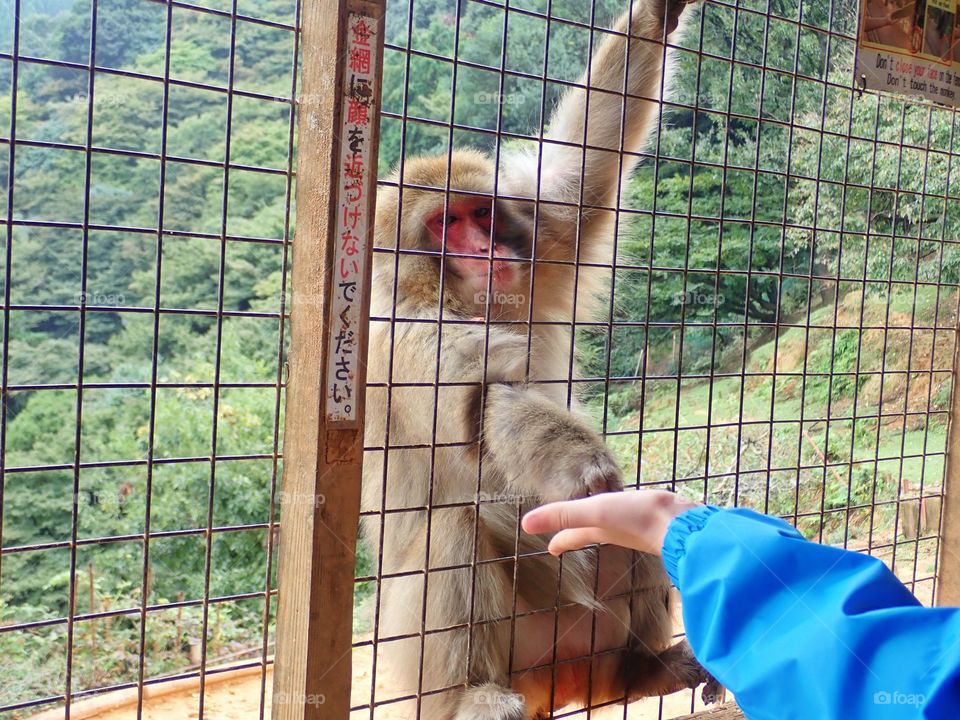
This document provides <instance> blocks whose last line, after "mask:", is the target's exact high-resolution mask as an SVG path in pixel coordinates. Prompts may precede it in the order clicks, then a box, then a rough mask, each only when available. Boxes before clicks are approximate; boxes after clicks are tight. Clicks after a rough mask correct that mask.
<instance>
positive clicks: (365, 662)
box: [30, 647, 704, 720]
mask: <svg viewBox="0 0 960 720" xmlns="http://www.w3.org/2000/svg"><path fill="white" fill-rule="evenodd" d="M353 661H354V678H353V697H352V700H353V704H354V705H361V704H364V703H369V701H370V679H371V666H372V652H371V650H370V648H369V647H362V648H359V649H358V650H356V651H355V653H354V658H353ZM214 678H215V676H214ZM377 680H378V682H377V700H378V701H382V700H385V699H388V698H390V697H392V696H399V693H398V692H397V691H396V690H395V689H394V688H393V687H391V681H390V678H389V676H388V675H387V674H386V673H385V672H384V670H383V666H382V665H378V667H377ZM260 684H261V677H260V674H259V672H257V671H256V669H254V670H252V671H251V672H250V673H249V674H246V675H243V676H240V677H236V676H233V677H231V678H230V679H228V680H223V681H220V682H218V681H216V679H214V680H213V681H212V682H211V681H210V680H208V683H207V686H206V692H205V700H204V710H203V720H253V719H255V718H259V717H260ZM272 686H273V673H272V667H271V668H269V669H268V671H267V678H266V696H265V700H266V703H265V707H266V712H265V713H264V717H266V718H269V717H270V706H271V702H272V698H273V688H272ZM98 700H99V701H100V702H101V703H102V701H103V698H99V699H98ZM199 701H200V694H199V689H198V688H197V687H196V686H193V687H188V688H185V689H183V690H182V691H179V692H174V693H170V694H167V695H162V696H160V697H149V698H147V699H145V701H144V707H143V716H142V717H143V720H199V718H200V714H199V710H198V708H199ZM703 707H704V706H703V705H702V703H701V702H700V700H699V697H698V698H697V703H696V709H697V710H700V709H702V708H703ZM81 708H82V704H77V705H75V706H74V709H73V710H74V711H73V712H72V713H71V717H73V718H75V719H79V718H83V720H131V719H133V718H136V716H137V707H136V703H135V702H134V703H133V704H129V705H124V706H119V707H114V708H111V709H105V710H97V711H95V712H93V713H92V714H87V713H84V712H82V711H81ZM691 709H692V708H691V693H689V692H687V693H680V694H678V695H676V696H672V697H669V698H667V699H666V700H664V701H663V712H662V714H661V713H660V700H659V699H651V700H644V701H641V702H637V703H634V704H632V705H630V706H629V709H628V711H627V714H626V716H624V713H623V708H622V707H610V708H605V709H603V710H595V711H593V712H592V713H591V714H590V716H591V718H596V720H614V718H621V719H624V718H625V720H653V719H654V718H659V717H663V718H672V717H681V716H683V715H686V714H688V713H690V712H691ZM48 713H49V714H48ZM48 713H43V714H41V715H36V716H34V717H33V718H31V719H30V720H48V718H52V717H53V713H50V711H48ZM354 715H355V716H356V718H357V720H360V719H361V718H370V711H369V710H362V711H357V712H356V713H354ZM415 715H416V705H415V703H414V702H413V701H407V702H397V703H391V704H388V705H383V706H380V707H378V708H377V710H376V712H375V713H374V720H411V719H412V718H414V717H415ZM59 717H60V718H62V717H63V714H62V711H61V713H60V715H59ZM570 717H571V718H576V720H580V719H581V718H583V719H585V718H586V712H584V713H578V714H576V715H573V716H570Z"/></svg>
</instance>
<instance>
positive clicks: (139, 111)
mask: <svg viewBox="0 0 960 720" xmlns="http://www.w3.org/2000/svg"><path fill="white" fill-rule="evenodd" d="M0 16H2V20H0V88H2V99H0V127H2V130H0V133H2V135H3V137H2V138H0V144H2V146H3V147H2V156H3V159H2V160H0V173H2V176H3V185H4V188H5V191H4V192H5V198H6V199H5V203H4V248H5V251H4V262H3V292H4V305H3V349H2V353H3V354H2V385H3V391H4V403H3V407H2V410H0V445H2V450H0V457H2V460H0V462H2V468H3V480H2V484H0V506H2V525H0V537H2V555H0V571H2V575H0V647H2V648H3V649H2V651H0V653H2V656H3V657H2V660H0V678H2V679H0V717H4V718H19V717H30V716H32V715H33V714H34V713H35V712H37V711H40V710H42V709H43V708H44V706H49V705H50V704H56V705H55V707H65V709H59V710H51V711H50V712H51V713H53V714H54V715H56V716H60V717H71V716H74V715H75V714H76V713H77V712H78V711H77V710H76V709H75V708H76V707H77V704H78V703H80V702H82V701H83V700H85V699H86V698H88V697H90V696H92V695H95V694H99V693H102V692H105V691H110V690H113V691H116V690H122V689H128V690H129V689H133V692H134V693H135V695H134V698H135V700H136V703H135V704H134V705H133V706H132V709H130V710H129V712H130V713H131V716H133V715H135V716H137V717H140V714H141V712H142V701H143V698H144V694H145V693H149V692H150V686H152V685H155V684H157V683H160V682H163V681H166V680H171V679H181V680H184V679H189V678H199V696H198V698H197V699H196V701H195V703H194V705H195V711H194V712H195V713H197V714H199V716H201V717H203V716H204V713H205V697H206V694H205V684H206V683H208V682H211V680H210V678H212V677H215V676H216V675H217V673H221V672H224V671H234V670H236V669H238V668H243V667H246V668H252V672H256V670H257V669H259V674H260V677H261V684H265V683H266V678H267V667H268V658H269V656H271V655H272V647H273V642H274V638H273V631H272V627H273V620H272V616H273V614H274V610H275V602H276V598H275V596H276V582H275V574H276V573H275V569H274V564H275V553H274V547H275V543H274V538H275V532H274V531H275V529H276V528H277V527H278V525H277V521H278V509H279V506H278V504H277V502H276V497H277V491H278V484H277V478H278V474H277V473H278V465H279V459H280V453H279V448H280V443H281V436H280V428H281V405H282V403H281V400H282V387H283V364H284V356H285V350H284V318H285V309H284V308H285V297H284V296H285V293H286V287H287V286H286V275H287V240H288V237H289V233H290V230H291V227H292V226H291V223H292V212H291V202H290V198H291V193H292V187H293V178H294V174H293V166H292V163H293V157H294V155H293V148H294V127H295V113H294V107H295V106H294V102H293V97H294V95H295V93H296V87H297V62H296V57H297V53H298V47H297V46H298V33H297V32H296V28H297V27H298V22H299V6H298V5H297V4H296V3H293V2H254V3H245V2H242V3H238V2H237V1H236V0H234V2H232V3H231V2H226V3H218V2H211V3H205V4H192V3H186V2H152V1H146V0H145V1H143V2H140V1H139V0H138V1H137V2H130V1H127V0H92V2H89V3H77V4H75V5H74V4H70V3H59V4H55V6H52V7H47V6H43V5H40V4H37V3H33V2H31V1H30V0H10V1H8V2H4V3H2V7H0ZM262 52H267V53H275V58H273V64H270V65H265V58H264V57H263V56H262V55H261V54H260V53H262ZM258 213H259V214H258ZM33 433H38V434H37V435H35V436H34V435H32V434H33ZM128 695H129V692H128ZM262 696H263V694H262V693H261V698H262ZM254 705H256V703H255V704H254ZM259 705H260V709H259V716H260V717H263V715H264V707H263V705H264V704H263V702H262V700H261V701H260V703H259ZM267 712H269V711H267ZM255 714H256V710H255V709H254V710H251V712H250V716H253V715H255Z"/></svg>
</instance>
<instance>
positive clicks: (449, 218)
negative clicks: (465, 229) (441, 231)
mask: <svg viewBox="0 0 960 720" xmlns="http://www.w3.org/2000/svg"><path fill="white" fill-rule="evenodd" d="M459 219H460V217H459V216H458V215H447V225H453V224H454V223H455V222H456V221H457V220H459Z"/></svg>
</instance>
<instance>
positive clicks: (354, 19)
mask: <svg viewBox="0 0 960 720" xmlns="http://www.w3.org/2000/svg"><path fill="white" fill-rule="evenodd" d="M376 34H377V20H376V19H375V18H373V17H370V16H369V15H366V14H363V13H358V12H351V13H350V14H349V16H348V20H347V43H346V70H345V72H344V75H343V87H342V93H343V100H342V102H343V107H342V111H341V124H340V139H341V142H340V171H339V173H338V183H337V188H336V192H337V214H336V223H337V224H336V236H335V237H336V242H335V244H334V249H333V274H332V276H331V282H330V285H331V287H330V290H331V298H330V323H329V332H330V337H329V344H328V349H327V377H326V381H325V382H326V384H325V386H324V392H325V395H326V415H327V421H328V422H330V423H338V424H339V423H342V424H345V425H346V424H355V423H356V422H357V395H358V393H359V392H361V389H360V388H359V387H358V378H359V373H358V366H359V364H360V362H362V361H363V358H361V357H360V353H359V347H360V342H359V340H360V336H361V334H362V333H364V332H365V331H366V328H364V327H362V325H363V324H364V322H365V320H364V318H363V313H362V308H361V300H362V298H363V297H364V296H365V294H366V287H365V284H366V282H367V280H366V278H367V263H368V262H369V261H370V257H369V255H370V248H369V242H370V233H369V230H370V227H369V217H370V215H371V213H370V208H371V201H372V199H373V198H372V195H373V192H374V190H373V188H374V182H373V181H374V174H375V173H376V168H375V167H371V163H372V160H371V158H372V152H371V147H372V138H371V134H372V130H373V128H372V127H371V124H372V120H373V118H375V117H377V115H376V113H375V108H374V107H373V105H374V103H375V102H376V100H375V98H376V97H377V95H378V94H377V93H376V92H375V90H376V88H375V87H374V83H375V82H376V78H377V71H378V68H377V67H375V65H376V62H377V53H376V47H377V37H376Z"/></svg>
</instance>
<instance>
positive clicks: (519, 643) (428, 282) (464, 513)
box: [363, 0, 710, 720]
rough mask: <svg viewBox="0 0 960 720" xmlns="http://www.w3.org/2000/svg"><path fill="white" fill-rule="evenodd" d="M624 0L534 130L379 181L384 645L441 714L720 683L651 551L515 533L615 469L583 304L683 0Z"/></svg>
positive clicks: (599, 278)
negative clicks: (586, 392) (581, 326)
mask: <svg viewBox="0 0 960 720" xmlns="http://www.w3.org/2000/svg"><path fill="white" fill-rule="evenodd" d="M625 4H626V0H625ZM631 7H632V11H630V12H628V13H627V14H625V15H624V16H623V17H622V18H621V19H620V20H619V22H618V23H617V25H616V26H615V32H614V33H607V34H606V37H605V38H604V39H602V41H601V40H600V39H599V38H602V37H603V34H601V33H598V34H597V35H596V37H597V38H598V39H597V41H596V47H597V49H596V52H595V53H594V56H593V58H592V61H591V63H590V68H589V71H588V72H587V73H585V74H584V76H583V78H582V79H581V81H580V83H581V85H582V87H579V88H577V87H574V88H571V89H570V90H569V91H568V92H567V94H566V95H565V96H564V97H563V98H562V100H561V102H560V103H559V105H558V106H557V108H556V111H555V113H554V115H553V117H552V119H551V122H550V124H549V129H548V132H547V134H546V137H545V138H544V139H543V140H542V141H541V142H539V143H537V144H536V146H535V147H532V148H527V149H509V148H508V149H504V151H503V154H502V155H501V157H500V160H499V167H497V166H496V165H495V163H494V161H493V160H492V159H490V158H488V157H486V156H484V155H483V154H481V153H479V152H475V151H469V150H460V151H455V152H453V153H452V155H451V156H450V157H446V156H444V157H440V158H418V159H413V160H409V161H407V162H406V163H405V164H404V165H403V166H402V177H399V175H395V176H394V177H392V178H390V180H389V182H388V183H386V184H385V185H384V187H382V188H381V190H380V194H379V195H378V198H377V219H376V244H377V247H378V249H379V251H378V252H377V253H375V258H374V271H373V272H374V277H373V285H372V287H373V297H372V302H371V315H372V316H373V317H374V320H373V322H372V323H371V328H370V350H369V359H368V390H367V405H366V408H367V420H366V446H367V448H368V451H367V453H366V456H365V459H364V495H363V498H364V499H363V504H364V507H363V510H364V512H366V513H368V514H367V515H366V516H365V518H364V537H365V541H366V542H367V544H368V547H369V549H370V551H371V554H372V556H373V557H374V558H378V559H379V563H380V564H379V568H378V570H379V572H380V573H381V574H382V578H383V579H382V583H381V587H380V594H379V611H380V618H379V620H380V622H379V634H378V639H379V641H380V644H379V649H380V651H381V652H382V653H384V656H385V662H387V663H388V665H389V669H390V673H391V675H393V676H394V677H396V678H399V679H400V680H401V681H403V682H404V683H405V687H404V688H403V691H404V692H405V693H410V694H419V695H420V696H421V698H420V700H419V703H420V713H421V715H422V717H425V718H430V719H431V720H432V719H433V718H457V719H459V720H467V719H481V718H491V719H494V718H497V719H503V720H507V719H510V720H512V719H514V718H515V719H517V720H521V719H522V718H533V717H537V716H543V715H546V714H549V713H551V712H552V711H553V710H555V709H558V708H561V707H563V706H565V705H570V704H580V705H585V704H588V703H589V704H597V703H602V702H607V701H613V700H615V699H622V698H627V699H631V700H632V699H636V698H640V697H646V696H651V695H660V694H666V693H670V692H675V691H677V690H680V689H684V688H694V687H696V686H698V685H699V684H701V683H704V682H707V681H709V680H710V678H709V677H708V675H707V674H706V672H705V671H704V670H703V669H702V668H701V667H700V665H699V664H698V663H697V662H696V660H695V659H694V658H693V656H692V654H691V653H690V650H689V648H688V646H686V644H684V643H678V644H674V640H673V617H672V615H671V601H670V584H669V581H668V579H667V577H666V575H665V573H664V571H663V568H662V564H661V562H660V560H659V559H658V558H654V557H651V556H645V555H641V554H639V553H633V552H631V551H627V550H624V549H622V548H617V547H612V546H607V547H602V548H590V549H585V550H581V551H578V552H575V553H568V554H567V555H565V556H564V557H563V558H562V560H559V559H557V558H553V557H551V556H550V555H549V554H547V552H546V545H547V541H548V540H549V538H546V537H533V536H528V535H526V534H524V533H522V532H521V531H520V530H519V520H520V515H521V513H522V512H523V511H524V510H526V509H528V508H530V507H534V506H536V505H539V504H542V503H543V502H546V501H551V500H560V499H568V498H577V497H583V496H585V495H589V494H591V493H599V492H612V491H618V490H620V489H621V487H622V485H621V478H620V473H619V470H618V469H617V465H616V462H615V461H614V459H613V457H612V455H611V453H610V451H609V450H608V449H607V448H606V446H605V444H604V442H603V440H602V438H601V437H600V435H599V434H598V433H597V432H595V431H594V430H593V429H592V428H591V426H590V423H589V422H588V421H587V420H585V419H584V418H583V417H582V416H581V414H579V413H578V412H577V408H576V402H575V400H574V399H573V398H571V397H570V395H571V392H570V386H571V380H572V379H573V378H572V377H571V376H572V374H573V373H574V372H575V370H574V365H575V363H574V362H573V337H572V328H573V320H574V318H576V319H577V320H587V319H590V318H592V317H594V311H596V310H598V309H600V308H606V307H607V304H606V303H607V302H609V301H608V300H606V301H602V302H600V300H601V298H600V296H601V295H602V294H603V291H604V290H605V288H606V287H607V282H608V281H609V278H610V275H611V272H612V269H611V268H612V264H613V260H614V258H613V252H614V251H613V248H614V233H615V231H614V219H615V216H616V208H617V204H618V197H619V192H618V188H619V186H620V183H621V180H622V179H623V178H625V177H626V176H627V175H628V174H629V173H630V171H631V170H632V169H633V167H634V165H635V163H636V160H637V156H636V153H637V152H638V151H640V150H641V149H642V147H643V144H644V142H645V141H646V139H647V136H648V134H649V133H650V130H651V129H652V128H653V127H654V126H655V125H656V122H657V116H658V111H659V98H660V93H661V88H662V82H663V72H662V71H663V67H664V64H665V59H666V57H667V55H666V51H665V45H664V39H665V37H666V36H667V35H668V34H670V33H672V32H673V31H675V30H676V29H677V27H678V25H679V22H680V19H681V14H682V12H683V9H684V7H685V4H684V2H683V0H634V1H633V2H632V3H631ZM631 16H632V17H631ZM628 38H629V39H628ZM586 88H589V90H587V89H586ZM585 148H586V149H585ZM398 248H399V252H397V249H398ZM378 317H379V318H381V319H380V320H379V321H378V320H377V319H376V318H378ZM384 318H390V319H391V321H390V322H387V321H386V320H384ZM571 407H572V409H571ZM384 448H387V450H384ZM705 692H706V691H705Z"/></svg>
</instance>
